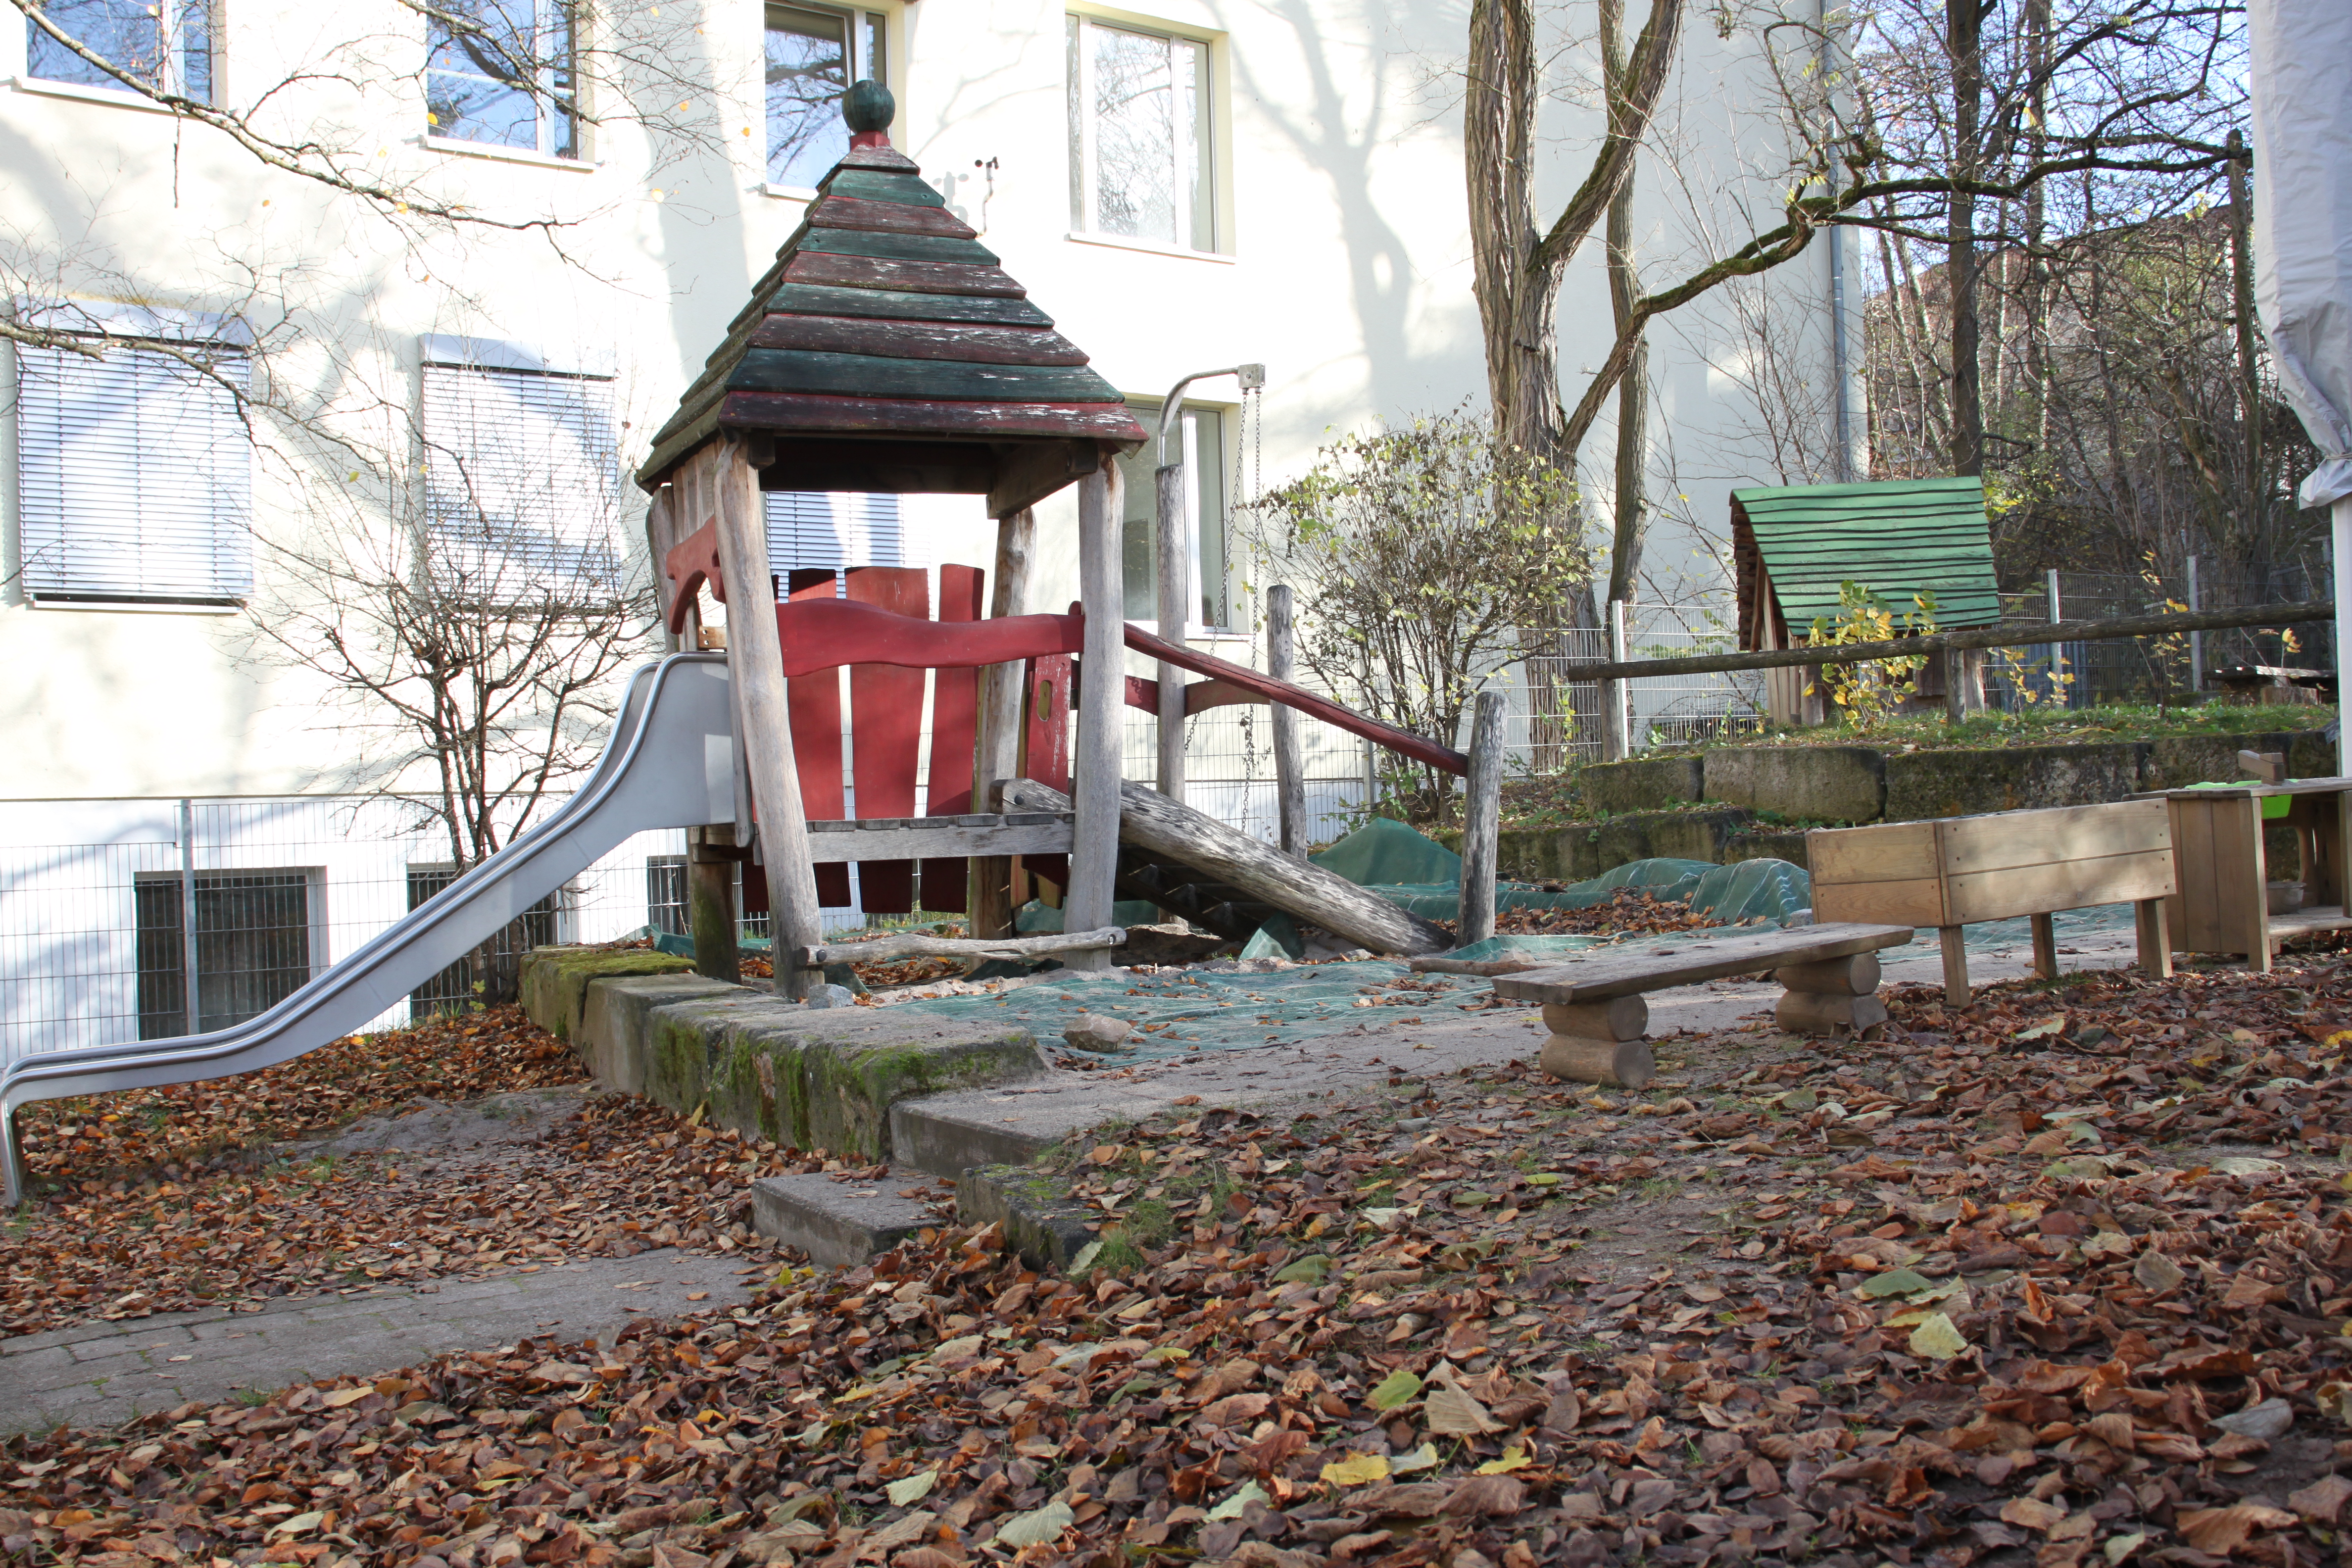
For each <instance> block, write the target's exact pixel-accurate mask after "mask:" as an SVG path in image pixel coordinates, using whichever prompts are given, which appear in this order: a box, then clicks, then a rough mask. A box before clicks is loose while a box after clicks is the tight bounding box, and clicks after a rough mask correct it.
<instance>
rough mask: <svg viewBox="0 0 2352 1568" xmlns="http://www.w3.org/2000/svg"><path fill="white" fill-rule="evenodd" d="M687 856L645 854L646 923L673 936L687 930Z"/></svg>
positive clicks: (683, 933) (680, 934) (684, 932)
mask: <svg viewBox="0 0 2352 1568" xmlns="http://www.w3.org/2000/svg"><path fill="white" fill-rule="evenodd" d="M687 922H688V915H687V910H686V857H685V856H683V855H648V856H646V924H647V925H649V926H651V927H653V928H654V930H656V931H667V932H668V933H669V934H670V935H672V936H684V935H685V934H686V933H687Z"/></svg>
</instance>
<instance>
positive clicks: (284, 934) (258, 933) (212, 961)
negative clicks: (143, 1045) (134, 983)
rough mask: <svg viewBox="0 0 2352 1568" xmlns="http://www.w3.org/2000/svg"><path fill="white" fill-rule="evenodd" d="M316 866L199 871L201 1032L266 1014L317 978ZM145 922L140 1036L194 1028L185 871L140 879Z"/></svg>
mask: <svg viewBox="0 0 2352 1568" xmlns="http://www.w3.org/2000/svg"><path fill="white" fill-rule="evenodd" d="M321 875H322V873H320V872H319V871H316V870H291V871H239V872H236V873H235V874H233V875H232V874H217V875H211V876H203V877H198V878H197V879H195V895H196V900H195V902H196V1013H197V1016H196V1018H195V1019H194V1032H195V1033H198V1034H205V1033H209V1032H210V1031H212V1030H214V1029H226V1028H228V1027H230V1026H232V1025H236V1024H242V1023H244V1022H245V1021H246V1020H247V1019H248V1018H254V1017H258V1016H260V1015H262V1014H263V1013H266V1012H268V1010H269V1009H270V1008H272V1007H275V1006H276V1005H278V1003H280V1002H283V1001H284V1000H286V998H287V997H289V996H290V995H292V994H294V993H295V991H296V990H298V989H299V987H300V986H302V985H303V984H305V983H306V982H308V981H309V980H310V960H311V921H312V916H313V910H312V889H311V884H312V882H313V881H314V880H316V879H319V878H320V876H321ZM132 895H133V900H134V902H135V904H136V906H137V914H138V921H139V934H138V948H139V1037H140V1038H141V1039H142V1040H156V1039H168V1038H170V1037H173V1036H175V1035H184V1034H187V1033H189V1032H190V1027H189V1026H190V1020H189V1017H188V964H187V951H188V950H187V943H186V939H185V935H184V933H185V931H186V927H185V926H184V924H183V923H182V918H183V913H184V904H185V902H186V900H185V899H184V896H183V889H182V884H181V882H180V879H178V878H177V877H170V876H156V877H141V878H139V879H137V880H136V881H135V882H134V883H133V884H132Z"/></svg>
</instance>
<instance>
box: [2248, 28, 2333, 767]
mask: <svg viewBox="0 0 2352 1568" xmlns="http://www.w3.org/2000/svg"><path fill="white" fill-rule="evenodd" d="M2246 21H2247V33H2248V42H2249V43H2250V45H2251V46H2252V62H2251V64H2252V77H2251V79H2250V85H2251V87H2252V98H2253V118H2254V176H2255V181H2256V184H2257V191H2258V194H2257V195H2256V196H2255V198H2254V214H2253V218H2254V222H2253V229H2254V308H2255V312H2256V313H2257V314H2258V315H2259V316H2261V318H2262V324H2263V336H2264V337H2266V338H2267V339H2268V340H2269V341H2270V346H2271V360H2272V363H2273V364H2274V365H2275V366H2276V367H2277V371H2278V378H2279V390H2280V391H2281V392H2283V393H2284V394H2285V395H2286V399H2287V401H2288V402H2289V403H2291V404H2293V405H2294V411H2295V412H2296V413H2297V414H2299V415H2301V416H2303V427H2304V429H2305V431H2306V432H2307V433H2308V434H2309V435H2310V437H2311V440H2312V444H2313V445H2314V446H2315V447H2318V448H2319V455H2320V462H2319V466H2318V467H2317V468H2314V469H2313V470H2312V471H2311V474H2310V477H2309V478H2307V479H2305V480H2304V481H2303V489H2302V492H2301V500H2302V501H2303V504H2304V505H2305V506H2328V505H2330V503H2333V507H2334V512H2335V516H2334V519H2333V521H2334V525H2335V526H2334V536H2335V568H2336V570H2335V578H2336V672H2337V676H2338V684H2339V686H2340V687H2341V688H2343V689H2347V690H2352V679H2345V678H2346V677H2347V676H2352V671H2347V670H2346V668H2345V659H2346V654H2347V652H2352V0H2250V3H2249V4H2248V5H2247V7H2246ZM2338 723H2339V726H2340V727H2339V729H2338V731H2337V742H2336V744H2337V749H2338V759H2337V763H2336V771H2337V772H2339V773H2347V774H2352V726H2342V725H2341V721H2340V720H2339V721H2338Z"/></svg>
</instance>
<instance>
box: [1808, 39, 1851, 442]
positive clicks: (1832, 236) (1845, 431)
mask: <svg viewBox="0 0 2352 1568" xmlns="http://www.w3.org/2000/svg"><path fill="white" fill-rule="evenodd" d="M1813 16H1814V19H1815V21H1816V22H1817V24H1818V25H1819V27H1820V32H1819V34H1818V37H1819V38H1820V40H1821V51H1822V52H1821V70H1822V98H1823V99H1824V100H1827V99H1828V98H1829V96H1830V94H1831V93H1832V91H1833V90H1834V89H1832V86H1831V83H1832V81H1833V80H1834V79H1835V69H1834V68H1835V67H1836V65H1837V63H1838V60H1839V58H1840V51H1839V50H1838V49H1837V48H1835V47H1833V46H1832V44H1831V42H1830V16H1829V0H1814V4H1813ZM1828 237H1829V242H1830V380H1831V384H1832V386H1833V387H1834V388H1835V391H1834V392H1833V393H1832V396H1833V397H1834V399H1835V404H1834V406H1835V407H1836V410H1837V465H1836V467H1837V477H1838V481H1839V482H1840V483H1841V484H1852V483H1853V481H1854V479H1856V478H1857V477H1858V476H1857V475H1856V474H1855V472H1854V461H1853V385H1852V383H1851V381H1850V380H1849V374H1848V370H1847V366H1848V365H1849V364H1850V363H1852V361H1851V356H1850V354H1849V353H1848V352H1847V348H1846V323H1845V230H1844V229H1843V227H1832V228H1831V230H1830V231H1829V236H1828Z"/></svg>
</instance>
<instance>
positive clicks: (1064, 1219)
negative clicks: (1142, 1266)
mask: <svg viewBox="0 0 2352 1568" xmlns="http://www.w3.org/2000/svg"><path fill="white" fill-rule="evenodd" d="M956 1215H957V1217H958V1218H960V1219H961V1220H962V1221H964V1222H965V1223H966V1224H968V1225H973V1224H976V1225H988V1224H991V1223H992V1222H993V1223H1002V1224H1003V1226H1004V1238H1005V1240H1007V1241H1009V1242H1011V1243H1012V1244H1013V1249H1014V1250H1015V1251H1017V1252H1019V1253H1020V1254H1021V1256H1022V1257H1023V1258H1026V1259H1028V1260H1029V1261H1030V1262H1031V1263H1033V1264H1035V1265H1036V1266H1038V1267H1039V1268H1068V1267H1069V1266H1070V1260H1071V1259H1072V1258H1076V1257H1077V1255H1078V1254H1079V1253H1081V1252H1083V1251H1085V1250H1086V1249H1087V1246H1088V1245H1089V1244H1090V1243H1092V1242H1094V1241H1096V1240H1097V1239H1099V1238H1098V1237H1097V1234H1096V1227H1097V1225H1098V1224H1099V1222H1098V1221H1097V1220H1096V1219H1095V1218H1094V1211H1093V1210H1091V1209H1087V1208H1082V1207H1080V1206H1079V1205H1076V1204H1074V1203H1072V1202H1070V1200H1069V1199H1067V1198H1066V1197H1065V1196H1063V1195H1062V1189H1061V1187H1060V1186H1059V1185H1058V1184H1056V1182H1055V1178H1054V1177H1052V1176H1050V1175H1048V1174H1046V1173H1045V1172H1043V1171H1038V1170H1034V1169H1033V1168H1031V1167H1029V1166H1026V1165H980V1166H975V1167H974V1168H972V1169H971V1170H969V1171H966V1172H965V1173H963V1175H962V1177H961V1179H960V1180H959V1181H958V1182H957V1183H956Z"/></svg>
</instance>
